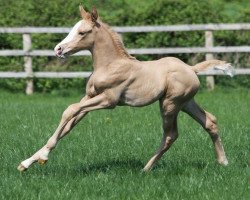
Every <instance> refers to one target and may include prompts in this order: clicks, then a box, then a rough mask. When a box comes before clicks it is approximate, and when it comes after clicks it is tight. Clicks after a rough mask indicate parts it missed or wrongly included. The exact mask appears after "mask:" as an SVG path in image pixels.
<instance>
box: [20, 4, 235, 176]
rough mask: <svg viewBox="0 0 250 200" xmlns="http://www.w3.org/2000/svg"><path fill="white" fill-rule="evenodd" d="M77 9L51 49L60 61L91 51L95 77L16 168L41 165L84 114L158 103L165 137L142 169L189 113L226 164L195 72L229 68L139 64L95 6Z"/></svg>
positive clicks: (221, 64)
mask: <svg viewBox="0 0 250 200" xmlns="http://www.w3.org/2000/svg"><path fill="white" fill-rule="evenodd" d="M79 9H80V15H81V20H80V21H79V22H77V23H76V24H75V25H74V27H73V28H72V30H71V31H70V32H69V34H68V35H67V37H66V38H65V39H63V40H62V41H61V42H60V43H59V44H57V45H56V47H55V49H54V50H55V54H56V56H57V57H59V58H62V59H64V58H66V57H68V56H70V55H72V54H74V53H76V52H79V51H80V50H89V51H90V52H91V54H92V59H93V73H92V75H91V76H90V78H89V80H88V82H87V85H86V95H85V96H84V97H83V98H82V99H81V100H80V102H78V103H74V104H72V105H70V106H68V108H67V109H66V110H65V111H64V112H63V114H62V117H61V121H60V123H59V125H58V127H57V129H56V130H55V132H54V134H53V135H52V136H51V137H50V138H49V140H48V141H47V143H46V144H45V145H44V146H43V147H42V148H41V149H40V150H38V151H37V152H36V153H35V154H34V155H32V156H31V157H30V158H28V159H26V160H24V161H22V162H21V164H20V165H19V166H18V170H19V171H24V170H26V169H28V168H29V167H30V166H31V164H33V163H35V162H38V163H40V164H45V163H46V161H47V160H48V156H49V153H50V152H51V150H53V149H54V148H55V146H56V144H57V143H58V141H59V140H60V139H61V138H63V137H64V136H66V135H67V134H68V133H69V132H70V131H71V129H72V128H73V127H74V126H75V125H76V124H77V123H78V122H79V121H80V120H81V119H82V118H84V117H85V116H86V115H87V113H88V112H91V111H94V110H99V109H113V108H115V107H116V106H125V105H126V106H133V107H141V106H147V105H149V104H152V103H154V102H156V101H159V105H160V113H161V117H162V124H163V137H162V141H161V144H160V147H159V149H158V150H157V151H156V153H155V154H154V155H153V156H152V158H151V159H150V160H149V161H148V162H147V164H146V165H145V167H144V168H143V170H144V171H149V170H151V169H152V166H153V165H154V164H155V163H156V161H157V160H159V159H160V158H161V157H162V155H163V154H164V153H165V152H166V151H167V150H168V149H169V148H170V147H171V145H172V144H173V143H174V141H176V139H177V137H178V129H177V117H178V113H179V112H180V111H183V112H185V113H187V114H188V115H190V116H191V117H192V118H193V119H194V120H196V121H197V122H198V123H199V124H200V125H201V126H202V127H203V128H204V129H205V130H206V131H207V132H208V134H209V135H210V137H211V139H212V142H213V144H214V149H215V153H216V157H217V162H218V163H219V164H221V165H224V166H225V165H227V164H228V160H227V158H226V155H225V152H224V149H223V145H222V142H221V139H220V136H219V133H218V132H219V131H218V128H217V121H216V118H215V116H214V115H212V114H211V113H209V112H207V111H205V110H204V109H202V108H201V107H200V106H199V105H198V104H197V103H196V102H195V100H194V96H195V95H196V93H197V91H198V89H199V86H200V82H199V79H198V76H197V73H198V72H200V71H203V70H206V69H208V68H212V67H214V68H216V67H217V68H218V69H221V70H223V71H225V72H228V73H229V72H230V70H229V69H230V67H231V65H230V64H229V63H226V62H225V61H221V60H209V61H204V62H201V63H198V64H196V65H194V66H190V65H188V64H186V63H184V62H183V61H181V60H180V59H178V58H175V57H164V58H161V59H159V60H154V61H139V60H137V59H136V58H135V57H133V56H131V55H130V54H129V53H128V52H127V51H126V49H125V47H124V44H123V42H122V39H121V37H120V35H119V34H118V33H116V32H115V31H113V30H112V29H111V28H110V26H109V25H108V24H106V23H104V22H103V21H102V20H101V19H100V17H99V15H98V12H97V10H96V8H93V9H92V10H91V11H90V12H87V11H85V10H84V8H83V6H82V5H80V6H79ZM229 74H230V73H229Z"/></svg>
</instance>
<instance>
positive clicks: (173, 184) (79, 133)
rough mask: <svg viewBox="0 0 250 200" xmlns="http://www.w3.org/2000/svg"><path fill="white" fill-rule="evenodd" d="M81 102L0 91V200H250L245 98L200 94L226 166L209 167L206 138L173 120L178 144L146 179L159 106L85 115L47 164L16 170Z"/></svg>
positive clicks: (232, 92)
mask: <svg viewBox="0 0 250 200" xmlns="http://www.w3.org/2000/svg"><path fill="white" fill-rule="evenodd" d="M79 99H80V95H73V96H70V97H63V96H58V95H57V96H56V95H46V94H35V95H33V96H25V95H23V94H11V93H7V92H4V91H1V92H0V111H1V114H0V121H1V124H0V136H1V145H0V157H1V163H0V168H1V171H0V173H1V179H0V191H1V192H0V199H192V200H196V199H197V200H200V199H209V200H212V199H215V200H218V199H225V200H230V199H241V200H244V199H249V197H250V185H249V179H250V168H249V164H250V159H249V153H250V148H249V144H250V143H249V142H250V141H249V133H250V119H249V116H250V115H249V114H250V92H249V90H247V89H218V88H217V89H216V90H215V91H213V92H207V91H204V92H202V91H200V92H199V94H198V95H197V96H196V100H197V102H198V103H199V104H200V105H202V106H203V107H204V108H205V109H206V110H208V111H210V112H211V113H213V114H214V115H215V116H216V117H217V119H218V123H219V128H220V133H221V138H222V141H223V144H224V147H225V151H226V153H227V157H228V160H229V166H227V167H222V166H219V165H218V164H217V163H216V162H215V156H214V152H213V147H212V142H211V140H210V138H209V136H208V134H207V133H206V132H205V131H204V130H203V129H202V128H201V127H200V126H199V125H198V124H197V123H196V122H195V121H194V120H192V119H191V118H190V117H189V116H187V115H186V114H184V113H181V114H180V116H179V120H178V123H179V138H178V140H177V141H176V142H175V144H174V145H173V146H172V147H171V149H170V150H169V151H168V152H167V153H166V154H165V155H164V156H163V158H162V159H161V160H160V161H159V162H158V163H157V164H156V166H155V167H154V168H153V170H152V171H151V172H149V173H142V172H141V169H142V168H143V166H144V164H146V162H147V161H148V159H149V158H150V157H151V156H152V155H153V153H154V152H155V150H156V149H157V148H158V146H159V144H160V140H161V136H162V131H161V119H160V115H159V108H158V103H155V104H153V105H151V106H148V107H143V108H129V107H118V108H116V109H115V110H100V111H95V112H92V113H89V114H88V115H87V116H86V118H84V120H83V121H82V122H80V123H79V124H78V126H77V127H75V128H74V129H73V131H72V133H71V134H69V135H68V136H67V137H66V138H64V139H63V140H61V141H60V143H59V145H58V146H57V148H56V149H55V150H54V151H53V153H52V154H51V155H50V157H49V161H48V162H47V164H46V165H44V166H40V165H38V164H34V165H33V166H32V167H31V168H30V169H29V170H28V171H26V172H24V173H20V172H19V171H17V169H16V167H17V165H18V164H19V163H20V161H22V160H23V159H25V158H27V157H28V156H30V155H31V154H33V153H34V152H35V151H36V150H37V149H38V148H40V147H41V146H42V145H43V144H44V143H45V142H46V141H47V139H48V138H49V137H50V135H51V134H52V133H53V132H54V130H55V128H56V127H57V125H58V122H59V119H60V117H61V114H62V112H63V110H64V109H65V108H66V107H67V106H68V105H69V104H71V103H74V102H76V101H78V100H79Z"/></svg>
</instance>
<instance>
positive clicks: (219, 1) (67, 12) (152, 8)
mask: <svg viewBox="0 0 250 200" xmlns="http://www.w3.org/2000/svg"><path fill="white" fill-rule="evenodd" d="M79 3H80V1H79V0H71V1H66V0H53V1H49V0H36V1H33V0H19V1H14V0H9V1H5V0H0V8H1V12H0V26H8V27H17V26H18V27H22V26H52V27H61V26H64V27H71V26H73V25H74V24H75V23H76V22H77V21H78V20H79V19H80V16H79V11H78V5H79ZM93 5H95V6H96V7H97V9H98V11H99V15H100V16H101V18H102V19H103V21H105V22H107V23H108V24H110V25H114V26H126V25H127V26H128V25H170V24H201V23H241V22H250V2H248V1H245V0H238V1H232V0H207V1H206V0H197V1H193V0H151V1H134V0H93V1H84V6H85V8H87V9H91V7H92V6H93ZM65 36H66V35H62V34H32V42H33V43H32V44H33V47H32V48H33V49H53V48H54V46H55V45H56V44H57V43H58V42H60V41H61V40H62V39H63V38H64V37H65ZM21 37H22V36H21V35H20V34H0V48H1V49H21V48H22V38H21ZM214 38H215V45H221V46H227V45H228V46H229V45H231V46H234V45H250V40H249V38H250V31H216V32H215V34H214ZM123 39H124V43H125V46H126V47H127V48H142V47H189V46H203V45H204V40H205V39H204V32H202V31H197V32H172V33H140V34H138V33H137V34H134V33H126V34H124V35H123ZM48 41H49V42H48ZM163 56H167V55H161V56H159V55H151V56H148V55H142V56H137V58H138V59H141V60H151V59H157V58H159V57H163ZM171 56H172V55H171ZM174 56H176V57H179V58H180V59H182V60H183V61H185V62H187V63H189V64H194V63H197V62H200V61H202V60H204V59H205V55H204V54H178V55H174ZM215 57H217V58H219V59H224V60H227V61H228V62H231V63H233V64H234V66H236V67H241V68H242V67H250V56H249V54H246V53H242V54H241V53H230V54H216V55H215ZM33 67H34V71H67V70H69V71H86V70H91V58H90V57H71V58H69V59H68V61H67V62H64V63H62V62H61V61H59V60H57V59H56V58H54V57H36V58H34V59H33ZM0 71H23V59H22V57H0ZM249 79H250V77H249V76H239V77H235V78H234V79H229V78H227V77H221V76H218V77H216V79H215V80H216V84H218V85H221V86H226V87H248V88H249V87H250V80H249ZM85 82H86V80H83V79H68V80H66V79H64V80H58V79H39V80H35V91H39V92H57V91H58V90H59V91H60V92H62V93H65V94H67V93H68V92H69V91H73V90H74V91H78V92H79V91H80V92H82V91H83V90H84V86H85ZM24 85H25V80H21V79H18V80H13V79H2V80H1V79H0V88H4V89H7V90H11V91H23V90H24Z"/></svg>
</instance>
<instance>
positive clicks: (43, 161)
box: [38, 159, 47, 165]
mask: <svg viewBox="0 0 250 200" xmlns="http://www.w3.org/2000/svg"><path fill="white" fill-rule="evenodd" d="M46 162H47V160H43V159H38V163H39V164H40V165H44V164H45V163H46Z"/></svg>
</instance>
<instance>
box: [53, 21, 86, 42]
mask: <svg viewBox="0 0 250 200" xmlns="http://www.w3.org/2000/svg"><path fill="white" fill-rule="evenodd" d="M81 23H82V20H81V21H79V22H77V23H76V24H75V26H74V27H73V28H72V29H71V31H70V32H69V34H68V35H67V37H66V38H64V40H63V41H61V42H60V43H59V44H58V45H59V46H60V45H62V44H65V43H68V42H70V41H71V40H73V38H74V37H75V36H76V35H77V34H78V31H77V30H78V28H79V27H80V26H81Z"/></svg>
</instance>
